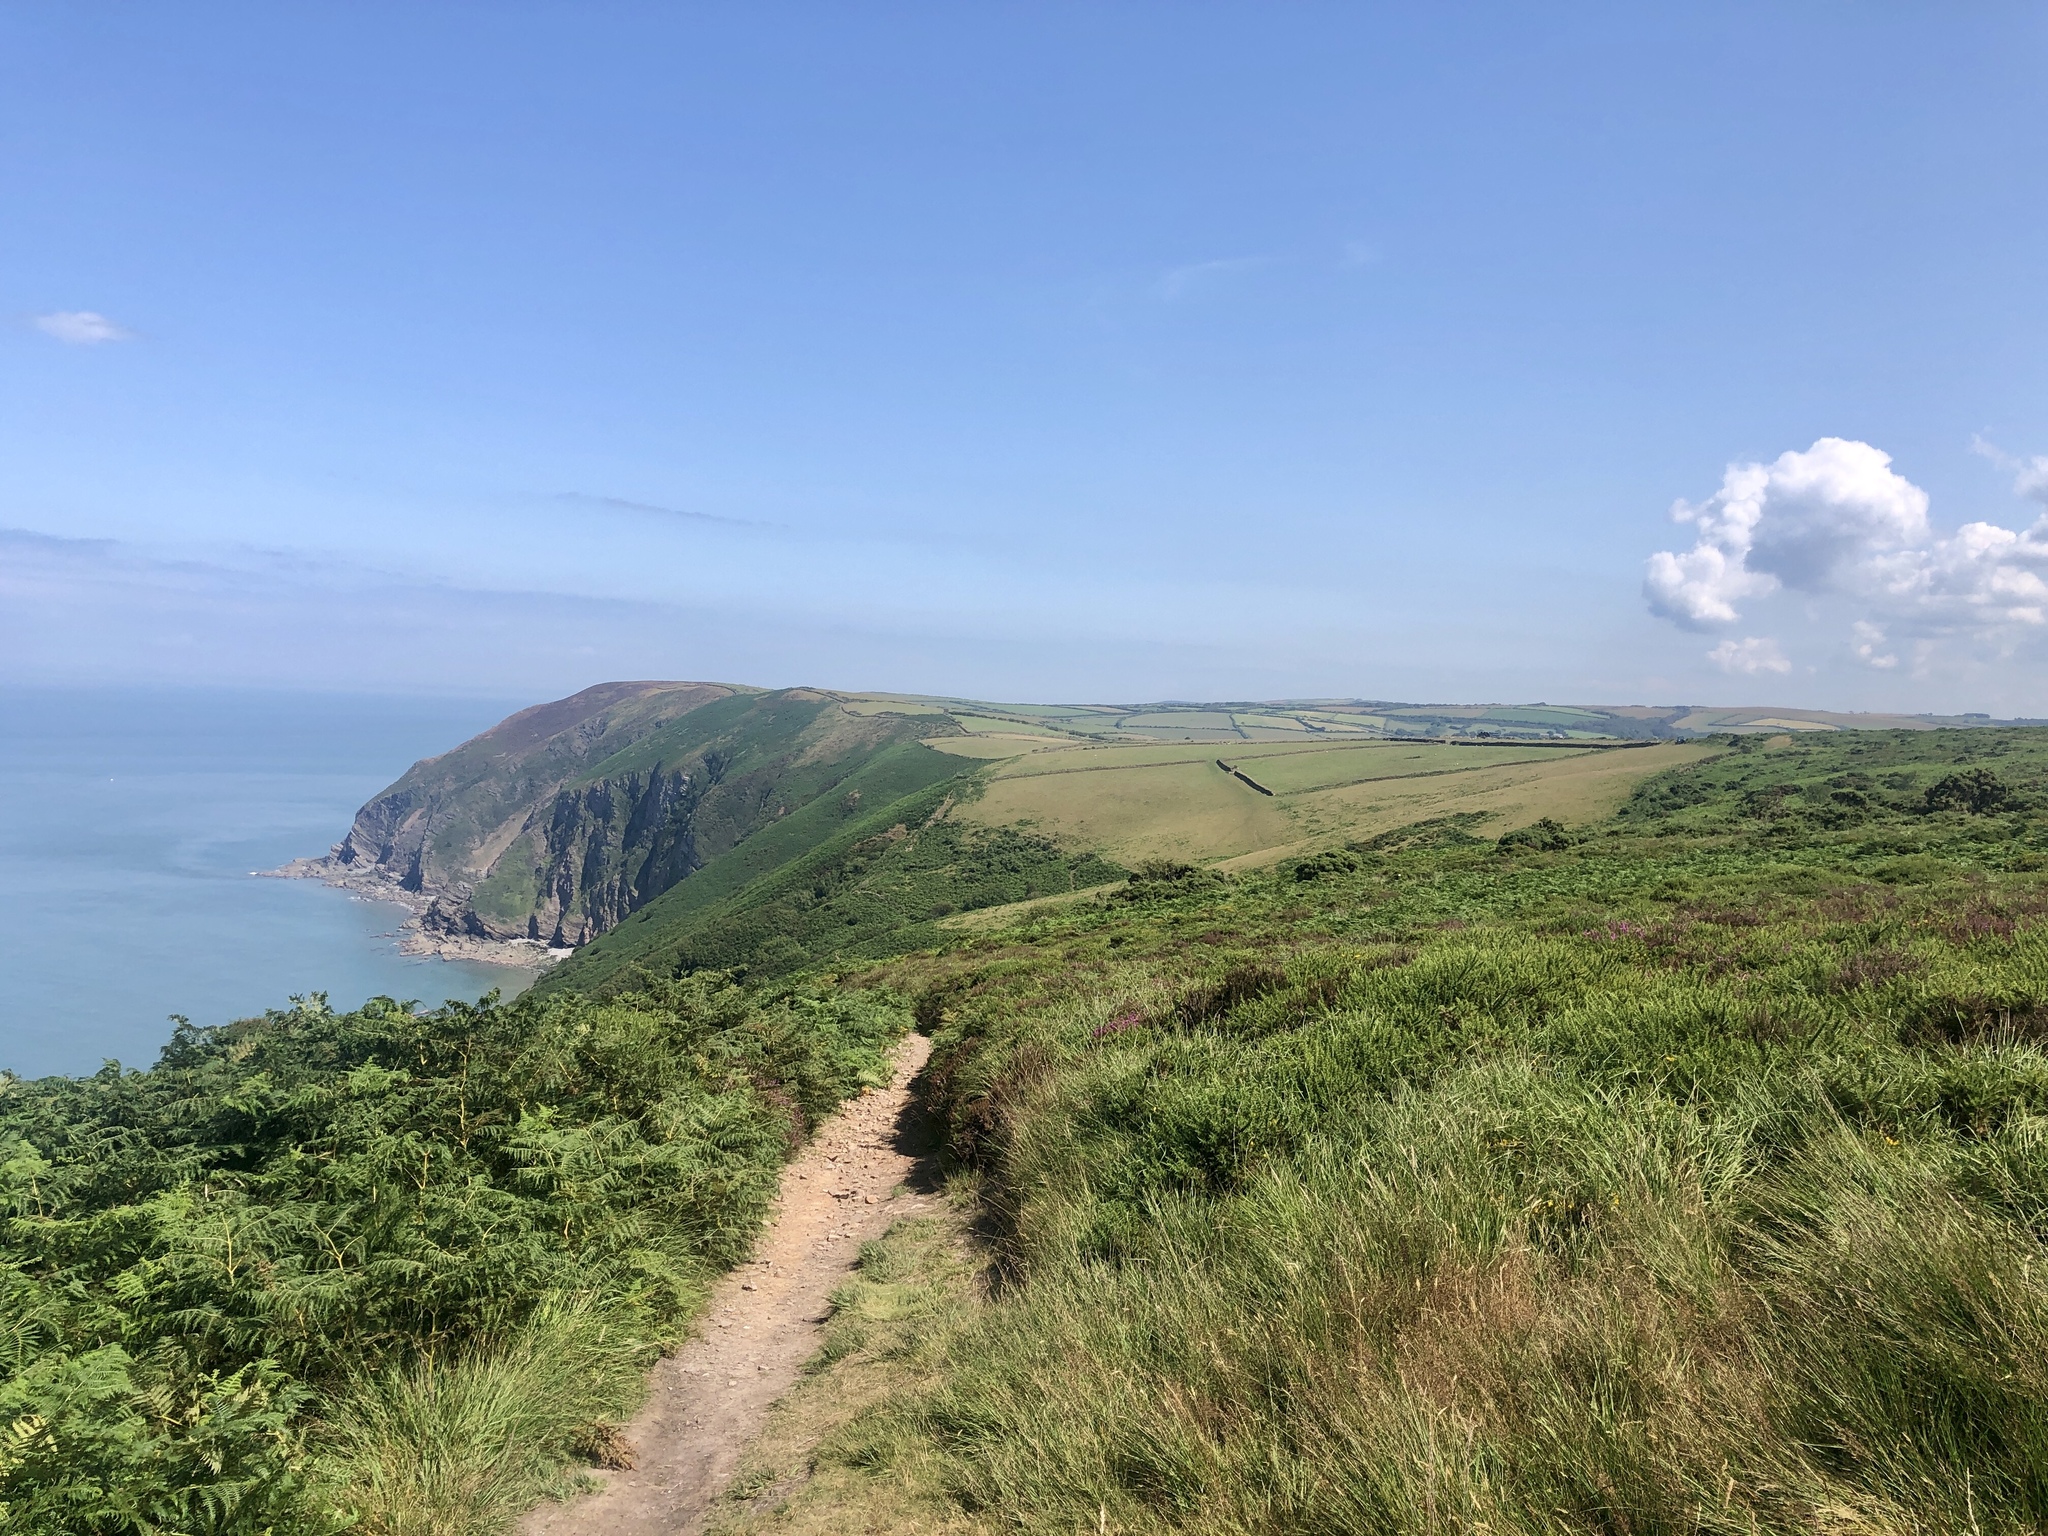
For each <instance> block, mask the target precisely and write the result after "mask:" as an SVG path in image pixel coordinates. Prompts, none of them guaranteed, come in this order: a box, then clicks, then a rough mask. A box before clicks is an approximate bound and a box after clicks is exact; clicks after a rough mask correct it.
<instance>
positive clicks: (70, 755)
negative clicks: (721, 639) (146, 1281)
mask: <svg viewBox="0 0 2048 1536" xmlns="http://www.w3.org/2000/svg"><path fill="white" fill-rule="evenodd" d="M518 707H519V704H518V703H516V702H509V701H506V700H502V699H499V700H479V699H454V700H450V699H419V698H368V697H361V696H327V695H307V694H259V693H230V692H198V691H193V692H173V691H164V690H156V691H151V692H147V693H143V692H128V691H118V692H117V691H111V690H106V691H103V690H62V691H60V690H50V689H33V690H31V689H0V945H4V946H5V953H6V955H7V960H6V963H5V965H4V966H0V1068H7V1069H10V1070H12V1071H14V1072H17V1073H20V1074H22V1075H24V1076H39V1075H41V1074H44V1073H50V1072H64V1073H85V1072H92V1071H96V1070H97V1069H98V1068H99V1067H100V1065H101V1064H102V1062H104V1061H105V1060H108V1059H117V1060H119V1061H120V1062H121V1063H122V1064H123V1065H125V1066H147V1065H149V1064H150V1063H151V1062H153V1061H154V1060H155V1059H156V1055H157V1052H158V1050H159V1049H160V1048H161V1047H162V1045H163V1043H164V1041H165V1040H166V1039H167V1038H168V1037H169V1034H170V1030H171V1024H170V1023H169V1017H168V1016H169V1015H171V1014H184V1015H186V1016H187V1017H189V1018H190V1019H192V1020H193V1022H195V1023H200V1024H218V1023H224V1022H226V1021H227V1020H230V1019H235V1018H242V1017H245V1016H247V1015H249V1014H253V1013H260V1012H262V1011H263V1010H264V1009H265V1008H270V1007H278V1006H282V1005H283V1004H284V1003H285V1002H286V1001H287V1000H288V999H289V997H290V996H291V995H292V994H293V993H305V992H316V991H318V992H325V993H327V994H328V997H329V999H330V1000H331V1001H332V1002H333V1003H334V1005H335V1006H336V1007H353V1006H355V1005H356V1004H358V1003H360V1002H362V1001H363V1000H364V999H365V998H369V997H373V996H377V995H380V994H383V995H389V996H395V997H401V998H412V999H420V1000H423V1001H427V1002H439V1001H441V1000H442V999H444V998H448V997H463V998H474V997H477V996H479V995H481V994H482V993H484V992H486V991H488V990H489V989H490V988H492V987H494V986H495V987H502V988H503V989H504V990H505V992H506V993H507V994H510V993H512V992H514V991H516V990H518V989H519V988H520V987H522V986H524V985H525V983H526V982H527V980H528V979H529V976H528V973H526V972H524V971H517V970H508V969H506V968H503V967H499V966H490V965H478V964H472V963H466V962H457V961H446V960H431V959H428V960H421V959H414V958H410V957H408V956H405V955H401V954H399V953H398V950H397V946H396V942H395V938H394V936H393V930H395V929H396V928H397V926H398V924H399V922H400V921H401V920H402V919H403V918H404V915H405V914H404V913H403V912H402V911H401V910H400V909H398V908H396V907H392V906H389V905H387V904H385V903H382V902H371V901H364V900H362V899H360V898H357V897H353V896H350V895H349V894H348V893H346V892H344V891H338V890H333V889H330V888H328V887H326V886H323V885H320V884H318V883H317V882H314V881H310V880H258V879H251V878H250V874H249V872H250V871H251V870H258V869H272V868H275V867H276V866H277V865H279V864H282V863H284V862H285V861H286V860H287V859H292V858H296V857H298V856H300V855H302V854H313V853H320V852H324V851H325V850H326V848H327V846H328V845H329V844H330V843H333V842H334V841H336V840H337V839H338V838H340V836H341V835H342V833H344V832H345V831H347V830H348V825H349V821H350V818H351V817H352V816H353V815H354V814H355V809H356V807H357V806H358V805H360V804H362V803H363V801H365V800H367V799H368V798H369V797H370V796H371V795H373V794H375V793H376V792H377V791H378V790H380V789H382V788H383V787H384V786H385V785H386V784H389V783H390V782H391V781H392V780H393V779H395V778H397V777H398V776H399V774H401V773H403V772H404V771H405V769H406V768H407V767H408V766H410V765H411V764H412V763H413V762H414V761H415V760H417V759H419V758H421V757H425V756H429V755H431V754H433V753H436V752H442V751H446V750H447V749H448V748H449V747H452V746H454V745H455V744H456V743H457V742H460V741H462V740H464V739H466V738H468V737H470V736H473V735H475V734H476V733H477V732H478V731H480V730H483V729H484V728H485V727H487V726H489V725H492V724H494V723H495V722H497V721H498V720H500V719H502V718H503V717H504V716H505V715H507V714H509V713H510V712H511V711H512V710H514V709H516V708H518Z"/></svg>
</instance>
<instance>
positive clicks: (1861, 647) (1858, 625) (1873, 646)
mask: <svg viewBox="0 0 2048 1536" xmlns="http://www.w3.org/2000/svg"><path fill="white" fill-rule="evenodd" d="M1849 632H1850V634H1852V635H1853V636H1855V639H1856V659H1857V660H1858V661H1860V662H1862V663H1863V664H1864V665H1865V666H1867V667H1875V668H1876V669H1877V670H1878V671H1880V672H1889V671H1890V670H1891V669H1892V668H1893V667H1896V666H1897V665H1898V664H1899V658H1898V657H1896V656H1894V655H1892V654H1891V653H1890V652H1888V651H1884V650H1882V649H1880V648H1881V647H1882V646H1883V645H1884V628H1883V626H1882V625H1878V624H1872V623H1871V622H1870V621H1869V620H1867V619H1858V620H1857V621H1856V622H1855V623H1854V624H1852V625H1850V626H1849Z"/></svg>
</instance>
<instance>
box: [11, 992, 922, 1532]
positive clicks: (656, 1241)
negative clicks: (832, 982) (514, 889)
mask: <svg viewBox="0 0 2048 1536" xmlns="http://www.w3.org/2000/svg"><path fill="white" fill-rule="evenodd" d="M905 1022H907V1020H906V1016H905V1014H904V1013H903V1011H902V1010H901V1009H899V1008H897V1007H895V1006H893V1005H892V1004H890V1003H889V1001H888V1000H887V999H886V998H876V997H859V996H842V997H837V998H830V999H826V998H820V997H816V996H811V995H807V994H803V993H795V992H793V993H788V994H785V995H782V996H779V997H773V998H766V999H763V998H758V997H749V996H748V995H747V994H745V993H743V992H741V991H740V990H739V989H738V988H736V987H733V986H731V985H729V984H727V983H726V982H724V981H723V980H722V979H720V978H716V977H701V978H695V979H692V980H690V981H683V982H671V983H665V984H660V985H659V986H656V987H655V988H653V989H652V990H650V991H646V992H642V993H639V994H636V995H632V996H627V997H620V998H616V999H613V1000H611V1001H609V1002H605V1003H602V1004H598V1003H591V1002H586V1001H584V1000H582V999H580V998H575V997H566V998H553V999H546V1000H524V999H523V1000H521V1001H520V1002H518V1003H514V1004H512V1005H509V1006H499V1005H497V1004H496V1003H494V1002H488V1001H487V1002H485V1003H482V1004H478V1005H475V1006H468V1005H463V1004H456V1003H451V1004H449V1005H447V1006H446V1007H443V1008H440V1009H435V1010H433V1011H430V1012H425V1013H418V1012H414V1011H413V1010H411V1009H410V1008H407V1007H404V1006H401V1005H399V1004H396V1003H392V1002H390V1001H388V1000H378V1001H374V1002H371V1003H369V1004H367V1005H365V1006H364V1007H363V1008H361V1009H359V1010H357V1011H355V1012H353V1013H347V1014H339V1013H335V1012H333V1011H332V1010H330V1009H329V1008H327V1007H326V1005H325V1004H324V1002H322V1001H321V1000H320V999H318V998H313V999H311V1000H308V1001H303V1002H299V1003H297V1004H295V1005H294V1006H293V1007H292V1008H291V1009H289V1010H288V1011H284V1012H277V1013H272V1014H269V1015H266V1016H265V1017H263V1018H260V1019H252V1020H246V1021H244V1022H241V1023H238V1024H232V1025H228V1026H224V1027H221V1028H217V1029H206V1030H201V1029H193V1028H189V1027H183V1028H180V1030H179V1031H178V1033H177V1035H176V1037H175V1038H174V1039H173V1041H172V1042H171V1044H170V1046H169V1047H168V1048H167V1049H166V1050H165V1052H164V1053H163V1058H162V1060H161V1061H160V1062H159V1064H158V1065H157V1066H156V1067H155V1068H154V1069H153V1070H152V1071H149V1072H142V1073H135V1072H130V1073H123V1072H121V1071H119V1070H117V1069H115V1068H112V1067H109V1068H108V1069H107V1070H105V1071H103V1072H102V1073H100V1074H99V1075H98V1076H96V1077H92V1078H86V1079H79V1080H70V1079H59V1078H51V1079H44V1080H41V1081H36V1082H24V1081H20V1080H15V1079H7V1080H5V1082H4V1088H0V1179H4V1181H5V1193H6V1198H7V1201H8V1204H9V1214H10V1219H9V1221H8V1223H7V1226H6V1235H5V1242H4V1246H0V1348H5V1349H6V1350H7V1351H8V1352H9V1357H10V1358H9V1361H8V1364H9V1376H8V1381H7V1383H6V1385H5V1387H4V1388H0V1394H4V1398H0V1522H4V1525H5V1528H7V1529H18V1530H24V1531H39V1532H41V1531H47V1532H67V1531H78V1532H87V1531H90V1532H129V1531H136V1532H142V1531H150V1532H157V1531H161V1532H165V1533H170V1532H185V1531H193V1532H197V1531H218V1532H229V1531H236V1532H239V1531H250V1532H257V1531H265V1530H277V1531H284V1530H318V1529H322V1528H324V1527H326V1526H330V1525H337V1524H348V1523H351V1522H354V1521H356V1520H357V1519H358V1517H361V1516H367V1518H368V1524H369V1528H371V1529H382V1530H389V1531H392V1532H398V1531H401V1530H403V1531H408V1532H410V1531H415V1530H418V1531H427V1530H433V1531H441V1530H448V1531H456V1530H469V1529H472V1528H474V1529H478V1530H482V1529H488V1528H491V1526H492V1522H493V1521H496V1522H497V1523H502V1521H503V1519H504V1517H505V1515H506V1513H507V1512H508V1511H510V1510H513V1509H516V1507H518V1505H519V1504H520V1503H521V1502H522V1501H524V1502H530V1501H531V1499H532V1498H533V1497H535V1496H536V1494H537V1492H538V1490H539V1489H540V1488H542V1487H544V1486H545V1484H546V1479H547V1477H548V1476H551V1475H552V1469H553V1468H554V1467H556V1466H558V1465H559V1463H560V1460H561V1457H562V1456H563V1455H564V1454H565V1453H567V1452H568V1451H571V1450H573V1449H575V1448H576V1446H577V1444H578V1443H579V1441H580V1440H584V1439H588V1438H589V1436H590V1435H591V1434H592V1433H593V1432H594V1431H595V1430H596V1429H597V1427H598V1426H599V1424H600V1421H602V1420H603V1419H604V1418H606V1417H607V1416H608V1415H616V1414H618V1413H619V1412H621V1411H623V1410H624V1408H625V1407H627V1406H629V1404H630V1400H631V1397H632V1395H633V1390H634V1387H633V1379H634V1377H635V1375H636V1373H637V1369H638V1367H639V1366H641V1365H643V1364H644V1363H645V1362H646V1361H647V1360H648V1359H649V1358H651V1356H652V1353H653V1352H654V1351H655V1350H656V1349H657V1348H658V1347H659V1346H660V1345H661V1344H662V1343H663V1342H664V1341H666V1340H669V1339H671V1338H673V1337H675V1336H676V1334H677V1332H678V1330H679V1329H680V1328H681V1326H682V1325H683V1324H684V1322H685V1321H686V1319H687V1317H688V1315H689V1312H690V1310H691V1308H692V1307H693V1306H694V1304H695V1303H696V1302H697V1300H698V1299H699V1298H700V1296H701V1294H702V1292H703V1289H704V1287H705V1284H706V1282H707V1279H708V1277H709V1275H710V1274H711V1273H713V1272H714V1271H715V1270H717V1269H719V1268H721V1267H723V1266H725V1265H727V1264H730V1263H731V1262H732V1261H734V1260H735V1259H736V1258H738V1257H739V1256H740V1255H741V1254H742V1253H743V1252H744V1250H745V1248H746V1246H747V1244H748V1243H749V1241H750V1239H751V1237H752V1234H753V1232H754V1230H755V1229H756V1227H757V1225H758V1223H759V1221H760V1218H761V1215H762V1213H763V1211H764V1209H765V1207H766V1203H767V1201H768V1199H769V1197H770V1195H771V1193H772V1191H773V1188H774V1185H775V1180H776V1173H777V1169H778V1167H779V1165H780V1163H781V1162H782V1161H783V1159H784V1158H785V1157H786V1155H787V1153H788V1151H789V1149H790V1147H791V1146H792V1145H793V1144H794V1142H795V1141H796V1140H798V1139H800V1138H801V1136H802V1135H803V1134H804V1133H805V1132H806V1131H807V1130H808V1129H809V1128H810V1126H811V1125H812V1124H813V1123H814V1122H815V1121H816V1120H817V1119H818V1118H819V1117H820V1116H822V1115H823V1114H825V1113H826V1112H828V1111H829V1110H830V1109H831V1107H832V1106H833V1105H834V1104H836V1103H837V1102H838V1101H839V1100H840V1099H842V1098H844V1097H845V1096H846V1095H847V1094H849V1093H852V1092H855V1091H857V1090H858V1088H859V1087H860V1086H862V1085H863V1084H864V1083H872V1082H876V1081H879V1080H880V1073H881V1071H882V1061H883V1056H884V1051H885V1048H886V1046H887V1045H888V1043H889V1041H890V1040H891V1039H892V1038H893V1037H894V1036H895V1035H896V1034H898V1033H900V1031H901V1029H902V1027H903V1025H904V1024H905ZM537 1340H546V1341H548V1342H546V1344H545V1346H544V1347H543V1345H541V1344H539V1343H537V1342H536V1341H537ZM492 1426H496V1427H495V1428H493V1427H492ZM458 1464H460V1465H461V1467H462V1468H463V1469H464V1470H460V1471H454V1470H451V1469H454V1468H456V1467H457V1465H458ZM437 1469H438V1470H437ZM394 1489H397V1490H405V1489H410V1490H411V1491H410V1492H409V1493H404V1494H403V1495H402V1496H401V1494H400V1493H394V1492H393V1490H394ZM430 1508H441V1509H444V1510H445V1511H447V1512H448V1519H449V1520H456V1519H457V1517H458V1516H459V1519H460V1522H468V1523H446V1522H443V1523H433V1520H431V1519H427V1517H425V1516H423V1515H422V1514H421V1511H422V1510H424V1509H430ZM408 1510H409V1511H411V1514H410V1515H405V1512H406V1511H408ZM402 1516H404V1517H403V1518H402ZM435 1518H439V1517H435ZM408 1520H410V1521H411V1523H408ZM422 1520H426V1523H420V1522H421V1521H422ZM478 1520H482V1521H483V1522H484V1523H483V1524H476V1523H475V1522H476V1521H478Z"/></svg>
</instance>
